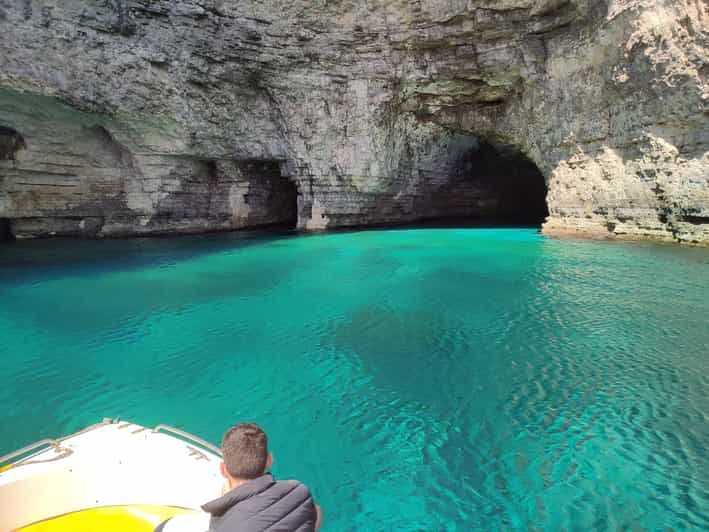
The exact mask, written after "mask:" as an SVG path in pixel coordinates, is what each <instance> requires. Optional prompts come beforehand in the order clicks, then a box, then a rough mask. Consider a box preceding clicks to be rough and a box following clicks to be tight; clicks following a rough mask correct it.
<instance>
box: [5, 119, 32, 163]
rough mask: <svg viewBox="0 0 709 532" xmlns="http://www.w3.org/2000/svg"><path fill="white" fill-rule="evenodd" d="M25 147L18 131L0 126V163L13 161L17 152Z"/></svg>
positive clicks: (23, 139)
mask: <svg viewBox="0 0 709 532" xmlns="http://www.w3.org/2000/svg"><path fill="white" fill-rule="evenodd" d="M26 147H27V144H26V142H25V138H24V137H23V136H22V135H21V134H20V132H19V131H17V130H15V129H12V128H11V127H5V126H0V161H14V160H15V159H16V158H17V152H19V151H20V150H22V149H24V148H26Z"/></svg>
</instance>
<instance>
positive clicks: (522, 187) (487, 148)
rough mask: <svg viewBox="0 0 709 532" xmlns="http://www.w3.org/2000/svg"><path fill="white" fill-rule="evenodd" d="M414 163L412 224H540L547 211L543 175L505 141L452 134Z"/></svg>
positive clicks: (473, 225) (531, 162)
mask: <svg viewBox="0 0 709 532" xmlns="http://www.w3.org/2000/svg"><path fill="white" fill-rule="evenodd" d="M435 150H436V153H435V156H433V157H431V156H430V155H428V161H429V162H428V163H427V165H426V167H424V168H419V174H420V176H421V179H422V183H421V189H422V193H421V194H420V195H419V196H418V197H417V198H416V202H415V205H414V214H415V219H416V225H426V226H431V227H461V226H464V227H512V226H514V227H520V226H521V227H541V225H542V223H543V222H544V221H545V220H546V218H547V217H548V216H549V210H548V207H547V202H546V196H547V186H546V180H545V178H544V175H543V174H542V172H541V171H540V170H539V168H538V167H537V166H536V164H535V163H534V162H533V161H532V160H530V159H529V158H528V157H527V156H526V155H525V154H523V153H522V152H521V151H520V150H519V149H517V148H515V147H514V146H511V145H508V144H502V143H497V142H492V141H488V140H481V139H478V138H477V137H475V136H472V135H456V136H453V137H451V138H448V139H446V140H445V141H442V142H441V144H439V145H438V146H436V148H435Z"/></svg>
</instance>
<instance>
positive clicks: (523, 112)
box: [0, 0, 709, 243]
mask: <svg viewBox="0 0 709 532" xmlns="http://www.w3.org/2000/svg"><path fill="white" fill-rule="evenodd" d="M708 10H709V8H708V7H707V4H706V3H705V2H698V1H696V0H653V1H647V0H605V1H604V0H600V1H599V0H495V1H492V0H467V1H465V2H461V1H457V0H415V1H408V0H407V1H403V0H376V1H370V2H359V1H348V0H340V1H337V2H332V1H325V0H316V1H313V0H290V1H288V2H286V1H281V0H266V1H258V2H257V1H256V0H242V1H239V2H237V1H236V0H199V1H197V0H150V1H149V0H109V1H107V2H89V1H88V0H65V1H62V2H58V1H54V0H21V1H20V0H18V1H17V2H5V3H1V2H0V30H1V31H2V34H3V38H2V39H0V222H3V223H0V227H5V226H6V227H9V229H8V231H9V232H10V233H12V234H14V235H15V236H17V237H33V236H44V235H49V234H51V233H55V234H82V235H93V236H110V235H118V234H121V235H123V234H144V233H164V232H196V231H207V230H227V229H237V228H241V227H251V226H255V225H263V224H268V223H276V222H286V221H288V222H291V221H293V223H296V222H295V219H296V218H297V226H298V227H299V228H301V229H322V228H327V227H334V226H344V225H361V224H364V225H366V224H378V223H392V222H402V221H414V220H419V219H423V218H430V217H440V216H495V215H502V214H505V215H514V214H515V212H514V211H515V210H518V209H520V210H525V209H526V208H527V203H526V202H525V198H527V197H529V202H528V203H529V205H530V206H531V205H534V207H529V208H530V209H532V210H535V212H536V209H538V203H539V201H540V197H537V196H538V195H539V194H542V195H543V191H542V192H539V191H540V190H541V189H540V187H539V186H538V183H537V184H536V185H535V184H533V183H532V181H534V180H535V179H539V180H542V179H543V180H544V181H545V182H546V185H547V188H548V194H547V196H546V203H547V207H548V218H547V220H546V223H545V224H544V231H545V232H547V233H550V234H562V233H574V234H590V235H609V236H613V235H618V236H624V237H637V238H658V239H662V240H674V241H681V242H693V243H707V242H709V155H707V150H708V148H709V125H708V124H709V121H708V120H707V114H708V111H707V100H708V98H709V86H708V84H707V72H708V70H707V64H706V61H707V57H708V56H709V45H708V41H709V38H708V36H707V35H708V33H707V32H708V30H709V12H708ZM490 150H492V151H490ZM491 154H492V155H491ZM494 154H497V155H494ZM491 157H492V159H491ZM494 157H498V159H494ZM526 160H528V161H531V162H533V163H534V164H535V165H536V167H537V168H538V170H539V171H540V172H541V176H540V175H539V174H537V173H535V172H536V170H534V169H533V168H532V167H531V166H530V165H529V164H528V162H527V161H526ZM496 161H497V162H496ZM498 162H499V164H498ZM533 170H534V171H533ZM540 182H541V181H540ZM294 187H295V188H297V196H296V192H295V188H294ZM542 189H543V187H542ZM532 196H534V197H532ZM3 224H4V225H3ZM0 232H2V231H0Z"/></svg>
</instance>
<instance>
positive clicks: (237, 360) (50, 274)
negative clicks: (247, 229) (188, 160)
mask: <svg viewBox="0 0 709 532" xmlns="http://www.w3.org/2000/svg"><path fill="white" fill-rule="evenodd" d="M708 316H709V250H706V249H705V250H702V249H686V248H680V247H676V246H657V245H649V244H621V243H610V242H609V243H600V242H574V241H557V240H549V239H545V238H543V237H540V236H538V235H537V234H535V232H534V231H533V230H530V229H498V230H493V229H421V230H395V231H368V232H351V233H333V234H326V235H320V236H308V237H289V236H285V235H270V236H263V237H256V236H253V235H251V236H250V237H248V238H247V237H236V236H207V237H204V236H203V237H189V238H177V239H156V240H150V239H144V240H124V241H101V242H84V241H66V240H54V241H44V242H27V243H14V244H11V245H6V246H4V247H0V339H1V340H2V341H1V343H0V360H2V362H3V386H2V387H0V404H1V405H2V409H0V454H2V453H3V452H7V451H10V450H13V449H15V448H17V447H19V446H20V445H23V444H26V443H29V442H31V441H34V440H37V439H39V438H43V437H52V436H57V435H59V434H63V433H68V432H71V431H74V430H76V429H78V428H80V427H82V426H84V425H87V424H89V423H93V422H95V421H97V420H100V419H101V418H103V417H104V416H112V417H115V416H121V417H122V418H125V419H130V420H132V421H135V422H138V423H142V424H146V425H155V424H157V423H159V422H161V423H168V424H172V425H177V426H180V427H182V428H184V429H186V430H189V431H191V432H194V433H196V434H198V435H201V436H203V437H205V438H207V439H209V440H212V441H214V442H218V441H219V440H220V437H221V434H222V432H223V431H224V429H225V428H226V427H227V426H229V425H230V424H232V423H234V422H237V421H256V422H258V423H261V424H262V425H263V426H264V427H265V428H266V429H267V431H268V433H269V435H270V437H271V444H272V449H273V451H274V454H275V460H276V464H275V468H274V471H275V473H276V475H278V476H281V477H297V478H299V479H302V480H304V481H305V482H307V483H308V484H309V486H310V487H311V489H312V491H313V492H314V494H315V496H316V498H317V500H318V502H319V503H320V504H321V505H322V506H323V508H324V512H325V517H326V524H327V527H326V529H327V530H333V531H340V530H468V529H471V528H474V527H480V528H484V529H488V530H503V529H540V530H542V529H543V530H559V529H562V528H563V527H566V528H567V529H577V530H582V529H590V528H595V529H614V530H615V529H624V530H625V529H632V530H639V529H655V530H659V529H669V528H674V529H688V528H708V527H709V458H708V456H709V327H708V326H707V319H708Z"/></svg>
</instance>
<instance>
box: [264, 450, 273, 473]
mask: <svg viewBox="0 0 709 532" xmlns="http://www.w3.org/2000/svg"><path fill="white" fill-rule="evenodd" d="M272 465H273V453H268V456H267V457H266V469H265V471H264V473H265V472H266V471H268V470H269V469H271V466H272Z"/></svg>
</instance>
